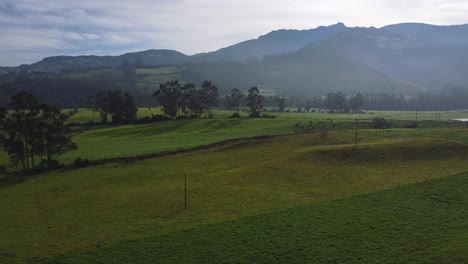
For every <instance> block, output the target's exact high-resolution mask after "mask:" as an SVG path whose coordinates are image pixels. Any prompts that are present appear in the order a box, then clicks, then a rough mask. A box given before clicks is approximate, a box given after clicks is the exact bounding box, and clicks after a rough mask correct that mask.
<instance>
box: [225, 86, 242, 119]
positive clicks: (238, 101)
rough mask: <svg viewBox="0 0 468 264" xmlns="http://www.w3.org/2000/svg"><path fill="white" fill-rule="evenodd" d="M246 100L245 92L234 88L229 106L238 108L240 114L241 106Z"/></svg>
mask: <svg viewBox="0 0 468 264" xmlns="http://www.w3.org/2000/svg"><path fill="white" fill-rule="evenodd" d="M244 100H245V95H244V93H243V92H242V91H241V90H239V89H237V88H234V89H232V90H231V95H230V97H229V99H228V104H229V107H230V108H232V109H236V111H237V114H239V111H240V106H241V105H242V102H243V101H244Z"/></svg>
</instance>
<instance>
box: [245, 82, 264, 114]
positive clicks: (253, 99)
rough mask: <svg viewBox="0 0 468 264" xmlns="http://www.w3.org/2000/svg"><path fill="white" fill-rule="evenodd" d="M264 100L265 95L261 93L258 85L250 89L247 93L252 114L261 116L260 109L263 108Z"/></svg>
mask: <svg viewBox="0 0 468 264" xmlns="http://www.w3.org/2000/svg"><path fill="white" fill-rule="evenodd" d="M263 100H264V97H263V96H261V95H260V91H259V90H258V88H257V87H256V86H255V87H252V88H250V89H249V93H248V95H247V106H248V107H249V108H250V113H251V116H253V117H258V116H260V111H261V110H262V108H263Z"/></svg>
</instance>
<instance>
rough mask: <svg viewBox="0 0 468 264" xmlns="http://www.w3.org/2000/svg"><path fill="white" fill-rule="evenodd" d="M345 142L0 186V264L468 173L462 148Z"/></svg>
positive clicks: (92, 170) (333, 136)
mask: <svg viewBox="0 0 468 264" xmlns="http://www.w3.org/2000/svg"><path fill="white" fill-rule="evenodd" d="M352 137H353V135H352V134H351V133H346V132H330V133H314V134H308V135H296V136H288V137H281V138H275V139H265V140H255V141H249V140H247V141H241V142H237V143H232V144H228V145H223V146H219V147H215V148H211V149H205V150H198V151H193V152H187V153H183V154H178V155H172V156H164V157H159V158H153V159H148V160H144V161H139V162H134V163H129V164H125V163H123V164H116V163H115V164H112V163H111V164H106V165H100V166H94V167H87V168H83V169H77V170H66V171H54V172H49V173H46V174H43V175H41V176H38V177H34V178H31V179H29V180H27V181H23V182H20V183H17V184H16V185H10V186H0V211H1V212H2V217H1V218H0V234H2V240H1V243H0V263H9V262H13V263H21V262H26V261H32V262H35V261H37V260H38V258H39V259H42V258H48V257H52V256H56V255H57V254H58V255H64V254H65V255H68V254H77V253H80V252H85V251H89V250H96V249H99V248H102V247H112V246H114V245H116V244H117V243H121V242H126V241H129V240H145V239H149V238H151V237H155V236H161V235H167V234H170V233H172V232H176V231H180V230H185V229H191V228H193V227H196V226H198V225H204V224H216V223H221V222H225V221H229V220H233V219H237V218H242V217H246V216H252V215H258V214H262V213H268V212H271V211H272V210H276V209H282V208H289V207H294V206H298V205H305V204H309V203H317V202H323V201H329V200H334V199H339V198H345V197H350V196H352V195H356V194H362V193H368V192H372V191H374V190H382V189H388V188H394V187H396V186H398V185H405V184H409V183H414V182H420V181H424V180H425V179H431V178H436V177H443V176H447V175H449V174H454V173H459V172H463V171H466V170H467V169H468V164H467V163H466V155H465V154H464V153H466V150H468V147H467V146H466V145H465V144H463V143H457V142H452V143H451V144H447V142H446V141H445V140H434V139H432V140H431V139H424V140H412V139H404V138H396V139H390V138H388V139H385V138H380V139H379V138H374V139H368V140H365V141H363V142H361V145H359V146H358V148H357V149H356V150H354V148H353V146H352V145H350V144H349V142H352ZM372 153H377V154H378V155H376V156H375V155H371V154H372ZM351 154H352V155H351ZM349 155H351V156H352V157H353V158H352V159H349V158H347V157H348V156H349ZM185 173H187V176H188V209H186V210H183V209H182V208H183V199H184V198H183V188H184V187H183V179H184V174H185ZM338 215H339V214H338ZM389 220H391V219H389ZM352 234H353V233H352V232H351V233H344V234H343V235H345V236H351V235H352ZM252 239H254V238H252ZM246 240H247V239H246ZM129 257H130V256H129ZM131 257H132V258H138V256H135V255H133V256H131Z"/></svg>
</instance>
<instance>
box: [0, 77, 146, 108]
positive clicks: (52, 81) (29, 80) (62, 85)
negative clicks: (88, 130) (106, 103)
mask: <svg viewBox="0 0 468 264" xmlns="http://www.w3.org/2000/svg"><path fill="white" fill-rule="evenodd" d="M110 90H123V91H129V92H130V93H132V94H133V96H134V97H135V101H136V102H138V105H140V106H148V105H154V104H155V100H154V98H152V97H151V96H148V94H145V93H142V92H139V91H138V90H137V89H135V88H134V87H131V86H129V85H128V84H127V83H122V82H116V81H115V82H114V81H109V80H100V79H72V78H64V77H58V76H54V75H42V74H40V75H34V76H30V75H21V74H19V75H16V76H14V77H11V78H2V79H0V106H2V107H8V105H9V104H10V100H11V97H12V96H14V95H16V94H18V93H19V92H23V91H24V92H28V93H30V94H32V95H34V97H35V98H37V100H39V101H41V102H44V103H47V104H51V105H55V106H57V107H60V108H82V107H87V105H88V97H89V96H90V95H94V94H96V93H98V92H99V91H110Z"/></svg>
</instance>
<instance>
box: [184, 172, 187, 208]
mask: <svg viewBox="0 0 468 264" xmlns="http://www.w3.org/2000/svg"><path fill="white" fill-rule="evenodd" d="M184 209H187V173H185V177H184Z"/></svg>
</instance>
